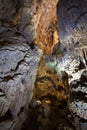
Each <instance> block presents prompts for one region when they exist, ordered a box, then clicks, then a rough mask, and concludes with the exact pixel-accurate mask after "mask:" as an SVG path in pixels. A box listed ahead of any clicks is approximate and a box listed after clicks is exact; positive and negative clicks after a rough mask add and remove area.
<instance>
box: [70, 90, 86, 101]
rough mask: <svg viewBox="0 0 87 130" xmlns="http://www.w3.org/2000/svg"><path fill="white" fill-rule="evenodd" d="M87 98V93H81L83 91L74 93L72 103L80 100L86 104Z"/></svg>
mask: <svg viewBox="0 0 87 130" xmlns="http://www.w3.org/2000/svg"><path fill="white" fill-rule="evenodd" d="M86 96H87V94H86V93H83V92H81V91H78V92H75V91H73V92H72V93H71V98H72V101H74V100H75V101H76V100H78V99H79V101H85V102H87V98H86ZM72 101H71V102H72Z"/></svg>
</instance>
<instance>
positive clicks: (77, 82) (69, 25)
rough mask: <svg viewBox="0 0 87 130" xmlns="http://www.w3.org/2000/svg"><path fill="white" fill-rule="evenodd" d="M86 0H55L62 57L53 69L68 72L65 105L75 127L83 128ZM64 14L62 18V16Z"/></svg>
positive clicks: (86, 116) (86, 112)
mask: <svg viewBox="0 0 87 130" xmlns="http://www.w3.org/2000/svg"><path fill="white" fill-rule="evenodd" d="M86 3H87V2H86V0H83V1H82V0H79V1H75V0H71V1H69V0H63V1H61V0H60V1H59V3H58V10H57V11H58V12H57V14H58V26H59V30H58V31H59V39H60V44H61V51H62V53H63V57H62V58H61V59H60V60H59V59H58V61H57V70H62V71H65V72H67V74H68V82H69V98H68V101H69V108H70V111H71V113H73V114H72V115H73V117H74V120H75V122H74V123H75V127H76V129H77V130H80V129H81V130H85V129H87V105H86V103H87V96H86V95H87V89H86V88H87V13H86V12H87V4H86ZM64 18H65V19H64Z"/></svg>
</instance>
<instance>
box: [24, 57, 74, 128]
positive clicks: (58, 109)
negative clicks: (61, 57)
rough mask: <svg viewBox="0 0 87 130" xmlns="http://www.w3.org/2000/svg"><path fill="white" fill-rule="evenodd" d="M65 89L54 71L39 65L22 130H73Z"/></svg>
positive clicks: (41, 62) (44, 65) (42, 64)
mask: <svg viewBox="0 0 87 130" xmlns="http://www.w3.org/2000/svg"><path fill="white" fill-rule="evenodd" d="M65 90H66V89H65V87H64V85H63V84H62V82H61V81H60V80H59V78H58V75H57V74H56V72H55V70H53V69H49V68H47V66H46V64H45V56H42V58H41V61H40V63H39V68H38V72H37V78H36V82H35V87H34V94H33V99H32V101H31V103H30V106H29V112H28V118H27V119H26V121H25V123H24V124H23V128H22V130H74V129H75V128H74V127H73V125H72V124H71V123H70V118H71V117H70V116H71V115H70V112H69V110H68V108H67V96H66V91H65Z"/></svg>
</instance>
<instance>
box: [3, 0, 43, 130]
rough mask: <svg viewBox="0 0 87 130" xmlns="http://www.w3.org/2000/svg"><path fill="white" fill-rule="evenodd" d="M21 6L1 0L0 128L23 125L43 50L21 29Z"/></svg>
mask: <svg viewBox="0 0 87 130" xmlns="http://www.w3.org/2000/svg"><path fill="white" fill-rule="evenodd" d="M22 6H23V3H22V1H19V0H15V1H11V0H6V1H1V0H0V130H19V129H20V128H21V125H22V123H23V122H24V120H25V118H26V116H27V109H28V106H29V103H30V100H31V98H32V93H33V86H34V82H35V78H36V72H37V67H38V62H39V60H40V56H41V53H42V52H41V50H40V49H38V48H37V47H36V46H33V48H32V46H29V45H28V44H27V38H26V37H25V35H24V32H22V31H21V30H20V23H21V22H22V19H21V8H22ZM19 16H20V17H19ZM15 20H16V21H15ZM25 21H26V20H25ZM22 25H23V24H22ZM28 32H29V30H28ZM32 35H33V34H32ZM32 35H29V36H28V37H29V38H30V39H33V38H32V37H33V36H32ZM30 43H31V42H30Z"/></svg>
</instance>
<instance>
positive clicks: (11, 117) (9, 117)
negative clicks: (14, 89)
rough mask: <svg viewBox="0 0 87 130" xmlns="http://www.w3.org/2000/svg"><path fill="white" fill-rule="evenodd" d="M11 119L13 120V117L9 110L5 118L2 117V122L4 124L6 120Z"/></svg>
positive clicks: (0, 120)
mask: <svg viewBox="0 0 87 130" xmlns="http://www.w3.org/2000/svg"><path fill="white" fill-rule="evenodd" d="M9 119H13V116H12V114H11V112H10V110H8V111H7V112H6V113H5V115H4V116H2V117H0V122H3V121H5V120H9Z"/></svg>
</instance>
